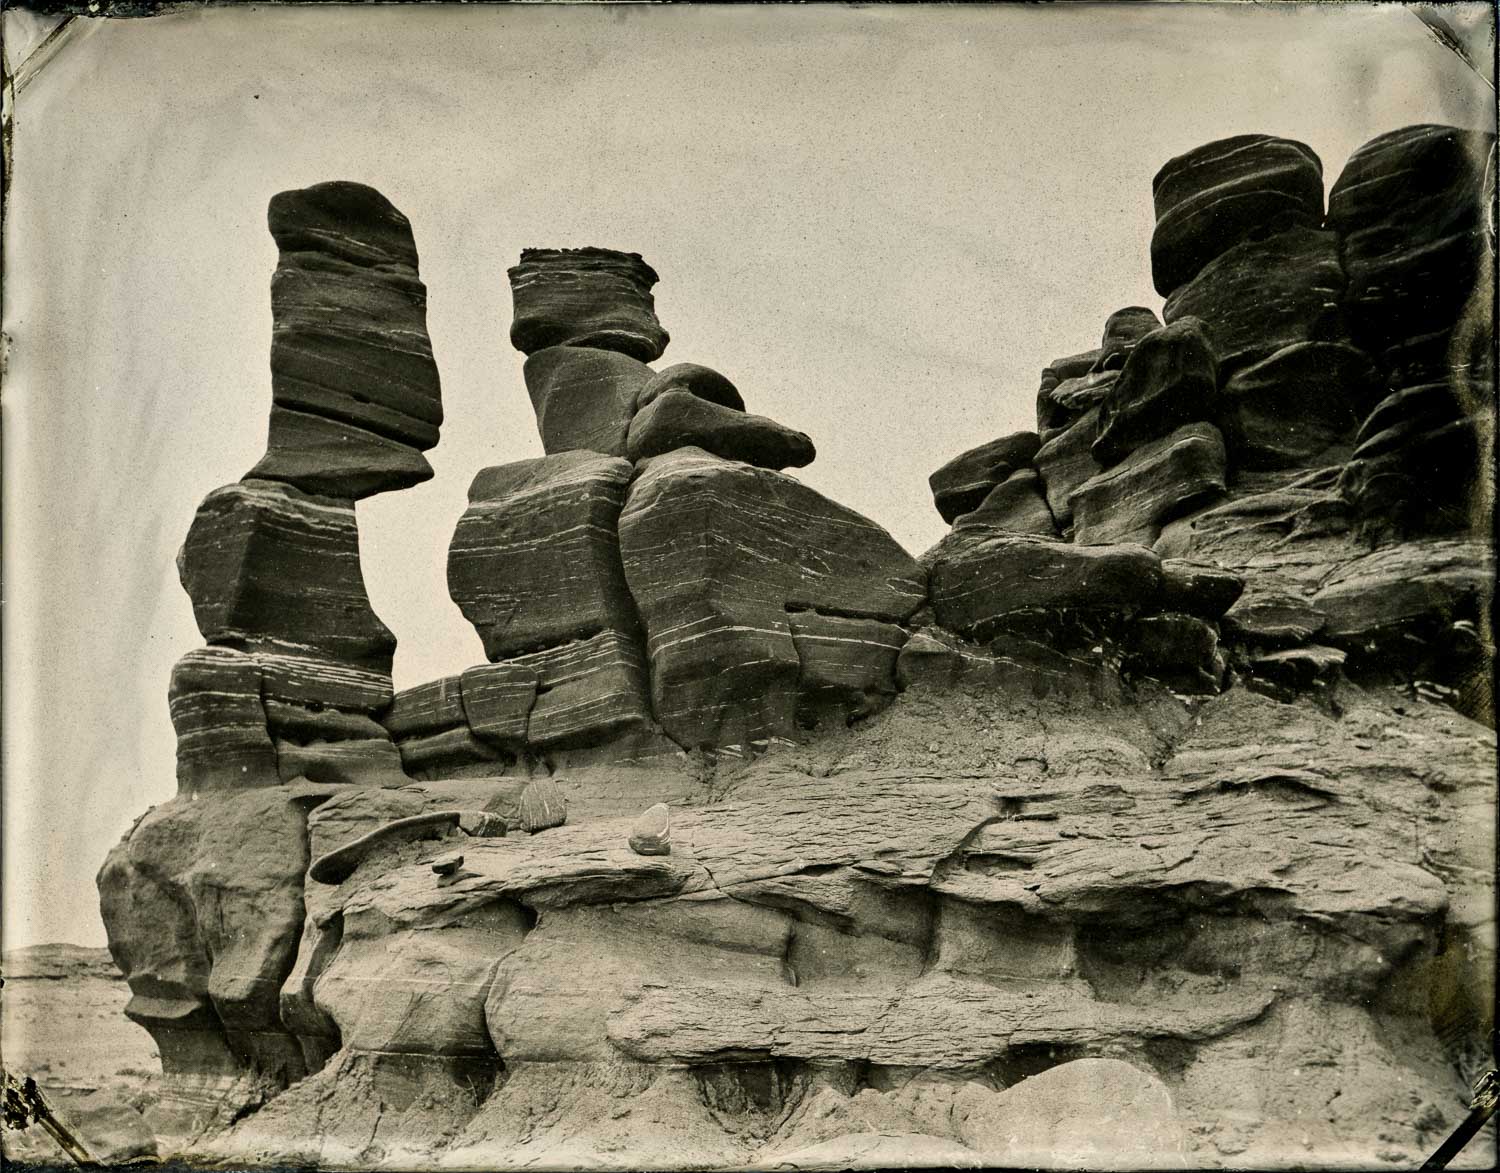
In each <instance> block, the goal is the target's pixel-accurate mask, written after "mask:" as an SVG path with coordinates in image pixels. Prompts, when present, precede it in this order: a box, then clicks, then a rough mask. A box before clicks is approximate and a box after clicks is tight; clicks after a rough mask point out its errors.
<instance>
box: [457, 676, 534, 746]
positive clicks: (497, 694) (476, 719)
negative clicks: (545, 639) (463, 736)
mask: <svg viewBox="0 0 1500 1173" xmlns="http://www.w3.org/2000/svg"><path fill="white" fill-rule="evenodd" d="M460 680H461V682H462V688H461V690H460V696H461V699H462V702H463V718H464V722H465V723H466V724H467V725H468V727H469V730H470V732H472V733H473V734H474V736H475V737H477V738H478V739H479V740H480V741H483V742H486V743H488V744H490V745H495V746H499V747H500V748H501V749H506V750H511V751H515V750H518V749H520V748H521V747H522V746H524V745H525V744H526V734H527V729H528V727H529V726H530V724H531V710H532V709H533V708H535V707H536V696H537V690H538V688H539V687H540V686H541V680H542V677H541V673H540V672H538V671H536V670H535V669H533V668H531V667H530V666H528V665H526V664H516V663H501V664H479V665H476V666H475V667H473V668H466V669H465V670H464V673H463V676H462V677H460Z"/></svg>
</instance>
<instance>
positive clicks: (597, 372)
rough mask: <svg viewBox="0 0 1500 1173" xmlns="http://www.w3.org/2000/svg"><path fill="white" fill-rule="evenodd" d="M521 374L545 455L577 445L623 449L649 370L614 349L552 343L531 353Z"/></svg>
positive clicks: (611, 452)
mask: <svg viewBox="0 0 1500 1173" xmlns="http://www.w3.org/2000/svg"><path fill="white" fill-rule="evenodd" d="M522 374H523V375H524V377H525V379H526V393H527V394H528V395H529V396H531V408H532V410H533V411H534V412H535V413H536V426H537V431H538V432H540V433H541V437H542V448H543V449H544V450H545V451H546V452H547V453H548V454H549V455H556V454H557V453H560V452H571V451H573V450H575V449H579V448H584V449H588V450H590V451H593V452H602V453H604V454H605V455H606V456H623V455H624V454H625V437H626V434H627V433H628V432H629V430H630V418H631V416H632V415H634V413H635V401H636V397H637V396H638V395H639V394H640V393H641V390H642V388H644V387H645V386H646V385H647V383H648V382H650V380H651V376H652V371H651V368H650V367H648V366H647V365H646V364H645V363H643V362H639V361H637V360H636V359H633V358H631V357H630V356H629V355H625V354H617V353H616V352H614V351H612V350H601V349H598V348H590V347H585V346H552V347H548V348H547V349H545V350H538V351H537V352H536V353H534V354H532V355H531V357H529V358H528V359H527V360H526V365H525V367H524V368H523V369H522Z"/></svg>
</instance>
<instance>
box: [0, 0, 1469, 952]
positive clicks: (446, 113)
mask: <svg viewBox="0 0 1500 1173" xmlns="http://www.w3.org/2000/svg"><path fill="white" fill-rule="evenodd" d="M1483 11H1484V8H1483V6H1482V5H1481V6H1477V7H1471V9H1470V10H1469V12H1468V16H1469V17H1471V18H1473V17H1476V15H1477V14H1479V13H1482V12H1483ZM6 19H7V25H6V28H7V32H12V31H13V30H14V31H15V32H16V33H17V34H24V33H25V32H26V31H27V30H26V29H24V28H22V22H23V19H24V16H23V15H22V16H18V15H17V14H15V13H9V12H8V13H7V14H6ZM13 22H14V23H13ZM18 43H19V41H18ZM1491 102H1492V96H1491V93H1490V91H1489V90H1488V89H1487V88H1486V87H1485V85H1484V84H1483V83H1482V82H1480V81H1479V80H1478V79H1476V78H1475V77H1474V75H1473V74H1471V73H1470V72H1469V71H1468V70H1467V69H1466V68H1465V67H1464V65H1463V64H1462V63H1461V62H1460V61H1458V59H1457V58H1455V57H1454V56H1453V55H1452V54H1450V53H1449V52H1447V51H1446V50H1444V49H1443V48H1442V47H1440V46H1438V45H1437V44H1435V43H1434V42H1433V40H1432V39H1431V38H1430V37H1429V35H1428V34H1427V32H1426V31H1425V29H1424V28H1423V26H1422V25H1421V24H1420V23H1419V22H1418V21H1417V20H1416V19H1415V17H1414V16H1413V15H1412V14H1411V13H1409V12H1407V11H1405V10H1403V9H1402V8H1400V7H1398V6H1396V5H1372V6H1366V5H1356V4H1341V5H1334V4H1325V5H1319V6H1316V7H1292V6H1286V7H1279V6H1278V7H1276V8H1267V7H1265V6H1257V7H1253V8H1252V7H1248V6H1223V7H1209V6H1201V5H1191V6H1189V5H1109V6H1101V7H1083V6H1062V7H1057V6H1052V7H1024V8H1023V7H994V8H983V7H977V6H976V7H961V8H939V7H924V8H919V9H890V8H886V7H874V8H843V7H832V6H817V5H813V6H801V7H776V8H767V7H733V8H723V7H721V8H699V9H694V8H682V7H673V8H660V7H605V8H593V7H575V6H570V7H507V8H484V7H475V6H466V7H462V8H459V7H454V8H435V7H429V6H399V7H386V8H375V9H370V8H363V9H359V10H352V9H340V8H334V7H317V8H303V9H295V8H267V9H255V8H236V9H228V10H215V9H209V10H197V11H188V12H183V13H180V14H177V15H172V16H165V17H158V18H155V19H151V20H136V21H127V20H112V21H92V22H87V23H86V27H84V28H82V29H80V30H79V35H77V36H76V37H74V38H73V39H72V40H71V41H70V42H68V43H66V44H64V46H63V48H62V49H61V51H60V52H59V53H58V54H57V56H56V57H55V58H54V59H53V60H51V61H50V62H49V63H48V64H47V65H46V66H45V67H44V68H43V69H42V71H41V72H40V73H39V74H38V75H37V76H36V77H35V78H34V80H32V81H31V82H30V84H29V85H28V86H27V87H26V89H25V90H24V92H23V93H22V94H21V95H20V99H19V103H18V107H17V111H16V119H15V140H14V141H15V156H14V157H15V173H14V182H13V188H12V192H11V208H10V215H9V219H8V222H7V224H6V229H5V233H6V234H5V244H6V252H5V274H4V276H5V310H4V329H5V331H6V333H7V334H8V336H9V344H10V350H9V373H8V376H7V380H6V386H5V405H4V425H5V437H4V440H5V448H4V457H5V463H4V523H5V529H4V541H5V546H4V555H5V566H4V570H5V591H4V598H5V612H4V620H5V632H4V636H5V645H4V651H5V664H4V667H5V708H4V718H5V729H4V732H5V747H4V748H5V757H4V767H5V791H4V798H5V812H4V813H5V823H4V833H5V834H4V847H5V853H4V854H5V858H4V879H5V886H4V890H5V900H4V925H3V940H4V945H5V947H7V948H13V947H16V946H19V945H25V944H30V943H33V942H38V941H47V940H60V939H61V940H71V941H76V942H80V943H85V944H98V943H102V941H103V929H102V926H101V925H100V923H99V919H98V912H97V900H96V895H95V890H94V875H95V873H96V872H97V870H98V868H99V865H100V863H101V862H102V861H103V858H104V854H105V852H106V851H107V850H108V848H109V847H110V845H111V844H113V843H114V842H115V841H116V840H117V839H118V837H119V836H120V834H121V833H122V832H123V831H124V830H125V829H126V828H127V827H128V826H129V825H130V822H131V820H132V819H133V818H134V817H135V816H137V815H138V814H140V813H141V812H143V811H144V810H145V809H146V807H147V806H148V805H150V804H153V803H160V802H163V801H165V800H167V799H169V798H170V797H171V796H172V794H173V792H174V789H175V782H174V777H173V737H172V729H171V724H170V722H169V721H168V717H167V705H166V688H167V678H168V674H169V672H170V670H171V667H172V664H173V662H174V661H175V660H176V659H177V658H178V657H180V656H181V655H183V654H184V653H185V652H187V651H189V650H190V649H192V648H194V647H196V646H199V645H200V644H201V643H202V639H201V638H200V636H199V635H198V632H197V630H196V628H195V627H194V625H193V619H192V611H191V607H190V605H189V602H188V599H187V596H186V595H185V594H183V592H182V590H181V588H180V587H179V586H178V583H177V574H176V570H175V568H174V566H173V557H174V555H175V553H176V551H177V548H178V546H179V544H180V543H181V541H182V538H183V536H184V534H185V533H186V531H187V528H188V525H189V523H190V522H191V520H192V516H193V511H194V509H195V508H196V506H197V504H198V502H199V501H200V500H201V499H202V497H203V496H204V494H206V493H207V492H208V491H209V490H211V489H213V488H215V487H216V486H218V485H221V484H225V483H228V482H231V481H234V480H237V479H238V478H239V477H240V476H241V475H243V474H244V472H245V471H246V470H248V469H249V468H250V466H251V465H253V464H254V463H255V461H256V460H257V459H258V458H259V456H260V455H261V453H262V451H263V449H264V444H265V433H266V419H267V411H268V409H269V406H270V378H269V365H268V355H269V345H270V328H271V315H270V297H269V282H270V277H271V272H272V270H273V269H274V267H275V264H276V249H275V246H274V245H273V243H272V241H271V238H270V236H269V234H268V233H267V232H266V228H265V209H266V201H267V200H268V199H269V198H270V196H271V195H272V194H273V193H275V192H277V191H281V190H283V189H285V188H291V187H301V186H305V185H307V184H311V183H316V182H319V181H322V180H327V179H355V180H359V181H362V182H364V183H369V184H372V185H374V186H375V187H377V188H379V189H380V190H381V191H382V192H384V193H385V194H386V195H387V196H388V197H389V198H390V199H391V200H392V201H393V202H394V203H395V204H396V205H397V206H398V207H399V208H401V209H402V211H404V212H405V213H406V214H407V215H408V216H409V217H410V218H411V222H412V225H413V229H414V231H415V234H416V240H417V246H418V249H419V251H420V253H421V271H422V277H423V279H424V280H425V281H426V282H427V286H428V290H429V295H430V313H429V326H430V330H431V333H432V342H433V350H434V352H435V354H436V356H437V361H438V363H439V366H440V368H441V371H442V379H443V399H444V406H445V409H446V413H447V420H446V422H445V423H444V425H443V439H442V443H441V444H440V445H439V446H438V448H437V449H435V450H434V451H433V452H432V453H431V454H430V459H431V461H432V464H433V467H434V468H435V469H436V470H437V477H436V479H435V480H434V481H432V482H430V483H428V484H426V485H423V486H420V487H418V488H415V489H411V490H407V491H405V492H401V493H391V494H387V495H385V496H381V497H378V498H375V499H373V500H370V501H367V502H364V503H362V504H361V505H360V508H359V518H360V529H361V542H362V546H363V550H364V567H365V575H366V578H367V581H368V583H369V590H370V596H371V598H372V600H373V602H374V605H375V609H376V611H377V612H378V613H379V614H380V615H381V617H382V618H383V619H384V620H385V621H386V623H387V624H388V625H389V626H390V627H391V628H392V629H393V630H394V631H395V632H396V634H397V636H398V638H399V639H400V648H399V650H398V652H397V655H396V670H395V672H396V684H397V687H405V686H409V685H412V684H416V683H420V682H421V681H424V680H429V679H432V678H434V677H436V676H439V675H442V674H445V673H450V672H455V671H458V670H460V669H462V668H464V667H466V666H468V665H470V664H473V663H476V662H479V661H480V660H482V659H483V656H482V653H481V651H480V645H479V640H478V638H477V637H476V636H475V634H474V632H473V630H472V629H471V628H470V627H469V626H468V625H467V624H466V623H465V622H464V621H463V619H462V617H461V616H460V615H459V613H458V610H457V608H456V607H454V606H453V604H452V603H451V602H450V601H449V599H448V596H447V590H446V587H445V583H444V559H445V554H446V549H447V544H448V540H449V537H450V535H451V534H452V531H453V526H454V523H455V522H456V520H457V519H458V516H459V514H460V513H461V512H462V511H463V508H464V493H465V489H466V488H467V485H468V483H469V480H470V479H471V478H472V476H473V475H474V473H475V472H476V471H477V470H478V469H480V468H482V467H484V466H486V465H489V464H497V463H503V462H506V461H512V460H519V459H523V458H526V457H531V456H536V455H540V453H541V445H540V442H539V440H538V438H537V435H536V430H535V427H534V424H533V420H532V416H531V411H530V407H529V404H528V401H527V398H526V395H525V391H524V388H523V385H522V382H521V358H520V356H519V355H517V354H516V353H515V352H514V351H512V350H511V348H510V346H509V343H508V341H507V336H506V335H507V329H508V326H509V322H510V293H509V287H508V285H507V283H506V279H505V269H506V267H507V266H509V265H511V264H514V263H515V260H516V258H517V255H518V254H519V252H520V250H521V249H522V248H524V247H528V246H576V245H602V246H608V247H612V248H620V249H626V250H630V251H636V252H640V253H641V254H643V255H644V256H645V257H646V259H647V260H648V261H650V263H651V264H652V265H653V266H654V267H655V268H656V269H657V271H658V272H659V273H660V274H661V277H662V280H661V284H660V285H658V286H657V289H656V298H657V308H658V313H659V315H660V317H661V320H662V322H663V323H664V324H665V325H666V326H667V328H668V330H669V331H670V332H671V334H672V344H671V346H670V347H669V349H668V350H667V353H666V355H665V356H664V359H663V362H664V363H671V362H680V361H687V360H692V361H696V362H701V363H706V364H708V365H711V366H713V367H716V368H717V369H719V370H722V371H723V372H724V373H725V374H727V375H728V376H729V377H730V378H732V379H733V380H734V381H735V382H736V383H737V384H738V386H739V387H740V389H741V391H742V392H743V394H744V397H745V400H746V402H747V404H748V405H749V408H750V410H752V411H755V412H758V413H760V414H764V415H769V416H772V417H774V418H776V419H778V420H781V421H782V422H784V423H787V424H790V425H792V426H793V427H796V428H800V429H801V430H803V431H805V432H807V433H809V434H810V435H811V436H812V437H813V439H814V440H815V441H816V443H817V445H818V459H817V461H816V463H814V464H813V465H812V466H811V467H810V468H807V469H805V470H802V471H801V472H799V473H798V474H797V475H798V476H799V477H801V479H803V480H804V481H806V482H807V483H808V484H810V485H813V486H814V487H816V488H817V489H819V490H821V491H823V492H825V493H827V494H828V495H830V496H832V497H834V498H836V499H837V500H839V501H841V502H844V503H845V504H847V505H850V506H852V507H853V508H855V509H858V510H860V511H861V512H863V513H865V514H867V515H868V516H870V517H872V518H874V519H876V520H878V521H879V522H881V523H883V524H884V525H886V526H887V527H888V528H889V529H890V530H891V531H892V532H893V533H894V534H895V535H896V537H897V538H898V539H899V540H900V541H901V542H902V543H903V544H905V545H906V546H907V548H908V549H910V550H911V551H912V552H914V553H916V552H920V551H921V550H922V549H924V548H925V547H926V546H928V545H929V544H931V543H932V542H933V541H935V540H936V539H937V538H938V537H939V536H940V535H941V533H942V532H943V529H944V527H943V525H942V523H941V521H940V519H939V518H938V515H937V513H936V511H935V510H934V509H933V508H932V505H931V501H930V498H929V496H928V491H927V484H926V478H927V474H928V473H929V472H930V471H931V470H932V469H934V468H936V467H937V466H938V465H940V464H942V463H943V462H944V461H946V460H947V459H948V458H949V457H951V456H953V455H955V454H956V453H958V452H959V451H961V450H963V449H965V448H968V447H971V446H973V445H974V444H978V443H980V442H982V441H985V440H988V439H991V438H993V437H995V436H998V435H1001V434H1004V433H1006V432H1011V431H1017V430H1021V429H1025V428H1029V427H1031V426H1033V415H1032V412H1033V405H1034V399H1035V392H1036V387H1037V378H1038V374H1039V372H1040V370H1041V368H1042V367H1043V366H1044V365H1045V364H1046V363H1047V362H1048V361H1049V360H1051V359H1052V358H1054V357H1057V356H1059V355H1063V354H1068V353H1072V352H1074V351H1078V350H1082V349H1085V348H1088V347H1090V346H1093V345H1095V344H1096V342H1097V337H1098V334H1099V331H1100V328H1101V326H1102V324H1103V321H1104V318H1105V317H1106V316H1107V315H1108V314H1109V313H1110V311H1112V310H1114V309H1116V308H1118V307H1120V306H1123V305H1129V304H1132V303H1142V304H1146V305H1150V306H1152V307H1153V308H1155V309H1158V310H1159V309H1160V304H1161V302H1160V299H1159V298H1158V297H1157V296H1156V295H1155V294H1154V292H1153V290H1152V288H1151V282H1150V270H1149V263H1148V252H1147V248H1148V242H1149V239H1150V233H1151V226H1152V210H1151V177H1152V175H1153V174H1154V173H1155V172H1156V170H1157V169H1158V168H1159V167H1160V166H1161V164H1162V163H1163V162H1165V161H1166V159H1167V158H1169V157H1170V156H1172V155H1174V154H1178V153H1180V152H1182V151H1184V150H1188V149H1190V148H1192V147H1194V146H1197V145H1198V144H1200V143H1203V142H1205V141H1208V140H1210V139H1215V138H1222V137H1224V136H1226V135H1232V134H1240V133H1244V132H1249V131H1266V132H1270V133H1274V134H1279V135H1286V136H1290V137H1293V138H1297V139H1301V140H1303V141H1305V142H1307V143H1309V144H1311V145H1312V147H1313V148H1314V149H1315V150H1317V152H1318V153H1319V154H1320V155H1321V156H1322V159H1323V162H1324V168H1325V172H1326V175H1327V178H1328V181H1329V182H1331V181H1332V180H1333V178H1334V177H1335V176H1336V175H1337V174H1338V171H1339V168H1340V167H1341V166H1342V164H1343V162H1344V160H1345V159H1346V158H1347V156H1348V155H1349V153H1350V152H1351V151H1352V150H1353V149H1354V148H1355V147H1357V146H1358V145H1359V144H1361V143H1362V142H1364V141H1365V140H1367V139H1369V138H1371V137H1372V136H1374V135H1376V134H1378V133H1381V132H1383V131H1386V130H1390V129H1393V128H1395V127H1398V126H1402V125H1405V124H1408V123H1412V122H1427V121H1438V122H1453V123H1458V124H1462V125H1466V126H1475V127H1479V126H1483V127H1486V128H1491V129H1492V114H1491V105H1490V103H1491Z"/></svg>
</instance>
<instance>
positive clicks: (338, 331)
mask: <svg viewBox="0 0 1500 1173" xmlns="http://www.w3.org/2000/svg"><path fill="white" fill-rule="evenodd" d="M268 219H269V222H270V228H271V235H272V236H273V237H274V238H275V240H276V244H277V246H278V247H279V248H280V250H281V260H280V263H279V264H278V265H277V268H276V274H275V276H274V277H273V278H272V279H271V317H272V323H273V325H272V333H271V398H272V406H271V428H270V441H269V443H268V445H267V449H266V455H265V456H264V457H263V458H262V459H261V461H260V463H259V464H257V465H256V466H255V468H254V470H252V472H251V473H250V476H252V477H255V478H259V479H261V480H273V481H282V482H284V483H286V484H289V485H293V486H295V487H297V488H299V489H302V490H304V491H306V492H309V493H318V494H322V495H325V496H331V497H338V498H342V499H347V500H353V499H356V498H360V497H367V496H369V495H370V494H372V493H381V492H385V491H387V490H389V489H400V488H405V487H407V486H409V485H415V484H418V483H420V482H422V481H425V480H429V479H431V477H432V468H431V467H430V466H429V465H428V463H427V460H426V458H425V457H424V456H423V455H422V453H423V452H424V451H426V450H427V449H429V448H431V447H432V446H433V445H434V444H436V443H437V442H438V428H439V426H440V425H441V424H442V422H443V401H442V395H441V392H440V387H439V381H438V369H437V364H436V363H435V362H434V361H433V358H432V344H431V342H430V341H429V340H428V337H427V289H426V286H424V285H423V284H422V282H421V280H420V279H419V278H418V276H417V249H416V245H415V243H414V242H413V240H412V234H411V225H410V223H409V222H408V221H407V219H406V217H405V216H403V215H402V214H401V213H400V212H399V211H397V210H396V208H395V207H393V206H392V204H391V203H390V201H389V200H387V199H386V198H385V197H384V196H383V195H381V194H380V193H379V192H378V191H376V190H375V189H374V188H370V187H365V186H364V185H363V184H358V183H343V182H336V183H320V184H317V185H316V186H314V187H309V188H303V189H301V190H298V191H284V192H281V193H280V194H278V195H276V196H273V197H272V198H271V204H270V212H269V216H268Z"/></svg>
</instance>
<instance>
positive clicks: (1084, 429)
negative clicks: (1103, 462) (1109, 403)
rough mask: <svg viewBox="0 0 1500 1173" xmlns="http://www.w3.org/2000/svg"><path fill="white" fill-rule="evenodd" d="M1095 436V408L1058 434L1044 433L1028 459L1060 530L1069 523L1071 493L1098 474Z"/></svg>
mask: <svg viewBox="0 0 1500 1173" xmlns="http://www.w3.org/2000/svg"><path fill="white" fill-rule="evenodd" d="M1098 434H1099V409H1098V408H1097V407H1096V408H1093V409H1091V410H1090V411H1088V412H1086V413H1085V414H1084V415H1083V416H1081V417H1080V418H1079V419H1077V420H1075V421H1074V422H1073V423H1071V424H1069V425H1068V427H1067V428H1065V429H1064V430H1062V431H1060V432H1056V433H1049V434H1044V435H1043V436H1042V437H1041V439H1042V446H1041V447H1040V448H1039V449H1037V454H1036V456H1034V457H1033V458H1032V461H1031V463H1032V465H1033V466H1034V467H1035V468H1036V471H1037V475H1038V476H1040V477H1041V478H1042V487H1043V488H1044V489H1045V490H1046V494H1047V508H1049V509H1050V510H1052V516H1053V517H1054V518H1055V519H1056V520H1057V524H1058V526H1059V527H1060V528H1062V529H1064V530H1066V529H1068V528H1069V527H1070V526H1071V525H1072V524H1073V506H1072V501H1071V499H1072V496H1073V493H1074V490H1076V489H1077V488H1078V486H1079V485H1081V484H1083V483H1084V482H1085V481H1086V480H1088V479H1089V478H1090V477H1092V476H1097V475H1098V473H1099V472H1100V468H1099V462H1098V461H1096V460H1095V459H1094V454H1093V451H1092V449H1093V446H1094V440H1095V439H1096V438H1097V437H1098Z"/></svg>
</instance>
